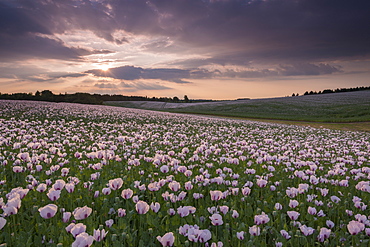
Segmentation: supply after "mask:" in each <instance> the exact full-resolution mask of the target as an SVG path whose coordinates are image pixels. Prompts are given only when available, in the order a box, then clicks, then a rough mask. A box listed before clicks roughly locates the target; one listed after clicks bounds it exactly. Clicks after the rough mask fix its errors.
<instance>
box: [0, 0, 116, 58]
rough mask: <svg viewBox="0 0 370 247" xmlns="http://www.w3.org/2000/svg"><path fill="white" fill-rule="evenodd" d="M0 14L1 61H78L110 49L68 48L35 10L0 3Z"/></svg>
mask: <svg viewBox="0 0 370 247" xmlns="http://www.w3.org/2000/svg"><path fill="white" fill-rule="evenodd" d="M33 14H34V15H33ZM0 16H1V17H0V18H1V21H0V57H1V58H2V62H11V61H20V60H26V59H35V58H36V59H37V58H38V59H60V60H81V59H82V58H83V57H84V56H87V55H92V54H107V53H111V52H112V51H108V50H91V49H87V48H82V47H68V46H67V45H66V44H65V43H64V42H63V41H61V40H60V39H57V38H56V37H55V36H53V28H52V27H51V26H50V24H49V23H50V20H45V18H43V14H42V13H41V14H40V13H36V10H35V9H26V8H24V7H19V6H12V5H6V4H3V3H0ZM43 21H45V22H43Z"/></svg>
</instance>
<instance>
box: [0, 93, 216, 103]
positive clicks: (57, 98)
mask: <svg viewBox="0 0 370 247" xmlns="http://www.w3.org/2000/svg"><path fill="white" fill-rule="evenodd" d="M0 99H8V100H35V101H49V102H68V103H81V104H94V105H101V104H103V102H104V101H159V102H171V103H192V102H204V101H211V100H190V99H189V98H188V96H187V95H185V96H184V98H183V99H180V98H178V97H177V96H175V97H173V98H171V97H159V98H158V97H147V96H125V95H119V94H114V95H109V94H103V95H102V94H90V93H73V94H67V93H65V94H54V93H53V92H52V91H50V90H43V91H41V92H39V91H37V92H36V93H35V94H33V93H13V94H7V93H5V94H2V93H0Z"/></svg>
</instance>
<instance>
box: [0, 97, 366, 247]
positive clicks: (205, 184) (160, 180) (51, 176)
mask: <svg viewBox="0 0 370 247" xmlns="http://www.w3.org/2000/svg"><path fill="white" fill-rule="evenodd" d="M292 100H293V99H292ZM0 133H1V135H0V213H1V216H0V246H75V247H79V246H143V247H144V246H145V247H147V246H152V247H154V246H212V247H220V246H225V247H226V246H230V247H231V246H232V247H236V246H266V247H267V246H277V247H279V246H292V247H293V246H307V247H311V246H364V247H365V246H369V245H370V241H369V239H370V208H369V206H370V205H369V202H370V163H369V151H370V133H366V132H352V131H336V130H329V129H325V128H322V129H315V128H310V127H305V126H293V125H284V124H275V123H261V122H255V121H245V120H232V119H218V118H207V117H201V116H191V115H184V114H174V113H165V112H154V111H146V110H139V109H128V108H123V107H111V106H91V105H78V104H67V103H46V102H31V101H29V102H28V101H0ZM1 244H3V245H1Z"/></svg>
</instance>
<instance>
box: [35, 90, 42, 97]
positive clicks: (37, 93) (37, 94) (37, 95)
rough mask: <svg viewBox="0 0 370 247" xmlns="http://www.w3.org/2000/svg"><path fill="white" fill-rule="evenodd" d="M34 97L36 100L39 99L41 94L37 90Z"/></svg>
mask: <svg viewBox="0 0 370 247" xmlns="http://www.w3.org/2000/svg"><path fill="white" fill-rule="evenodd" d="M35 96H36V97H37V98H39V97H40V96H41V93H40V92H39V91H38V90H37V91H36V93H35Z"/></svg>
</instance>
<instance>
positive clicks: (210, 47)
mask: <svg viewBox="0 0 370 247" xmlns="http://www.w3.org/2000/svg"><path fill="white" fill-rule="evenodd" d="M368 9H370V2H369V1H355V2H351V1H347V0H338V1H336V2H335V3H331V2H327V1H322V0H297V1H290V0H275V1H263V0H246V1H239V0H230V1H214V0H209V1H207V0H205V1H199V0H188V1H185V2H184V1H173V0H163V1H146V0H137V1H129V0H122V1H110V0H106V1H76V0H64V1H61V0H56V1H41V0H34V1H10V0H5V1H3V3H2V4H1V5H0V16H2V17H1V20H2V21H1V22H0V23H1V24H0V30H1V31H0V35H1V36H0V37H1V40H2V41H1V43H0V48H2V49H1V52H2V53H0V55H1V56H2V57H5V58H8V59H9V58H10V57H12V56H14V53H15V52H14V51H19V52H18V53H16V54H15V55H17V56H15V57H18V58H22V57H32V56H37V57H41V58H42V57H47V58H49V57H50V58H56V59H80V58H81V56H85V55H86V53H89V52H90V53H91V52H92V53H93V51H88V50H86V49H82V48H70V47H66V46H65V44H63V43H61V42H60V41H58V40H53V39H50V38H46V37H40V36H35V34H38V33H40V34H45V35H53V34H57V33H59V34H61V33H64V32H65V31H68V30H90V31H92V32H93V33H94V34H95V35H96V36H98V37H101V38H104V39H105V40H107V41H108V42H111V43H115V44H117V45H120V44H124V43H126V42H130V40H129V39H127V37H116V36H115V35H114V34H115V32H116V31H118V30H124V31H125V32H129V33H131V34H133V35H146V36H153V37H163V38H162V39H158V41H156V42H154V43H151V44H146V45H143V49H147V50H149V51H153V52H156V51H157V52H166V49H168V50H169V51H171V50H172V49H175V50H176V51H177V52H180V51H179V50H178V49H177V48H179V47H183V48H185V50H187V49H193V51H195V50H196V51H198V52H200V53H204V54H208V55H209V56H210V57H211V60H204V61H203V62H207V61H209V62H211V61H212V62H213V63H218V64H225V63H227V64H240V62H241V61H240V56H238V54H242V56H243V57H244V60H245V61H259V60H261V61H264V60H271V59H274V60H277V63H282V62H289V61H292V60H298V61H304V62H320V61H324V60H335V59H344V60H348V59H353V58H354V57H356V58H358V57H361V56H362V57H364V56H365V57H367V58H368V57H369V54H370V47H369V45H368V44H369V43H370V32H368V30H370V17H369V15H368ZM138 17H139V18H138ZM27 44H29V47H32V48H33V49H28V48H27ZM5 48H9V49H5ZM194 49H195V50H194ZM6 50H12V51H13V52H8V53H7V52H5V51H6ZM225 52H226V53H228V54H229V55H226V56H221V55H222V54H225ZM21 54H23V56H21ZM235 57H239V58H237V59H235Z"/></svg>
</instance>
